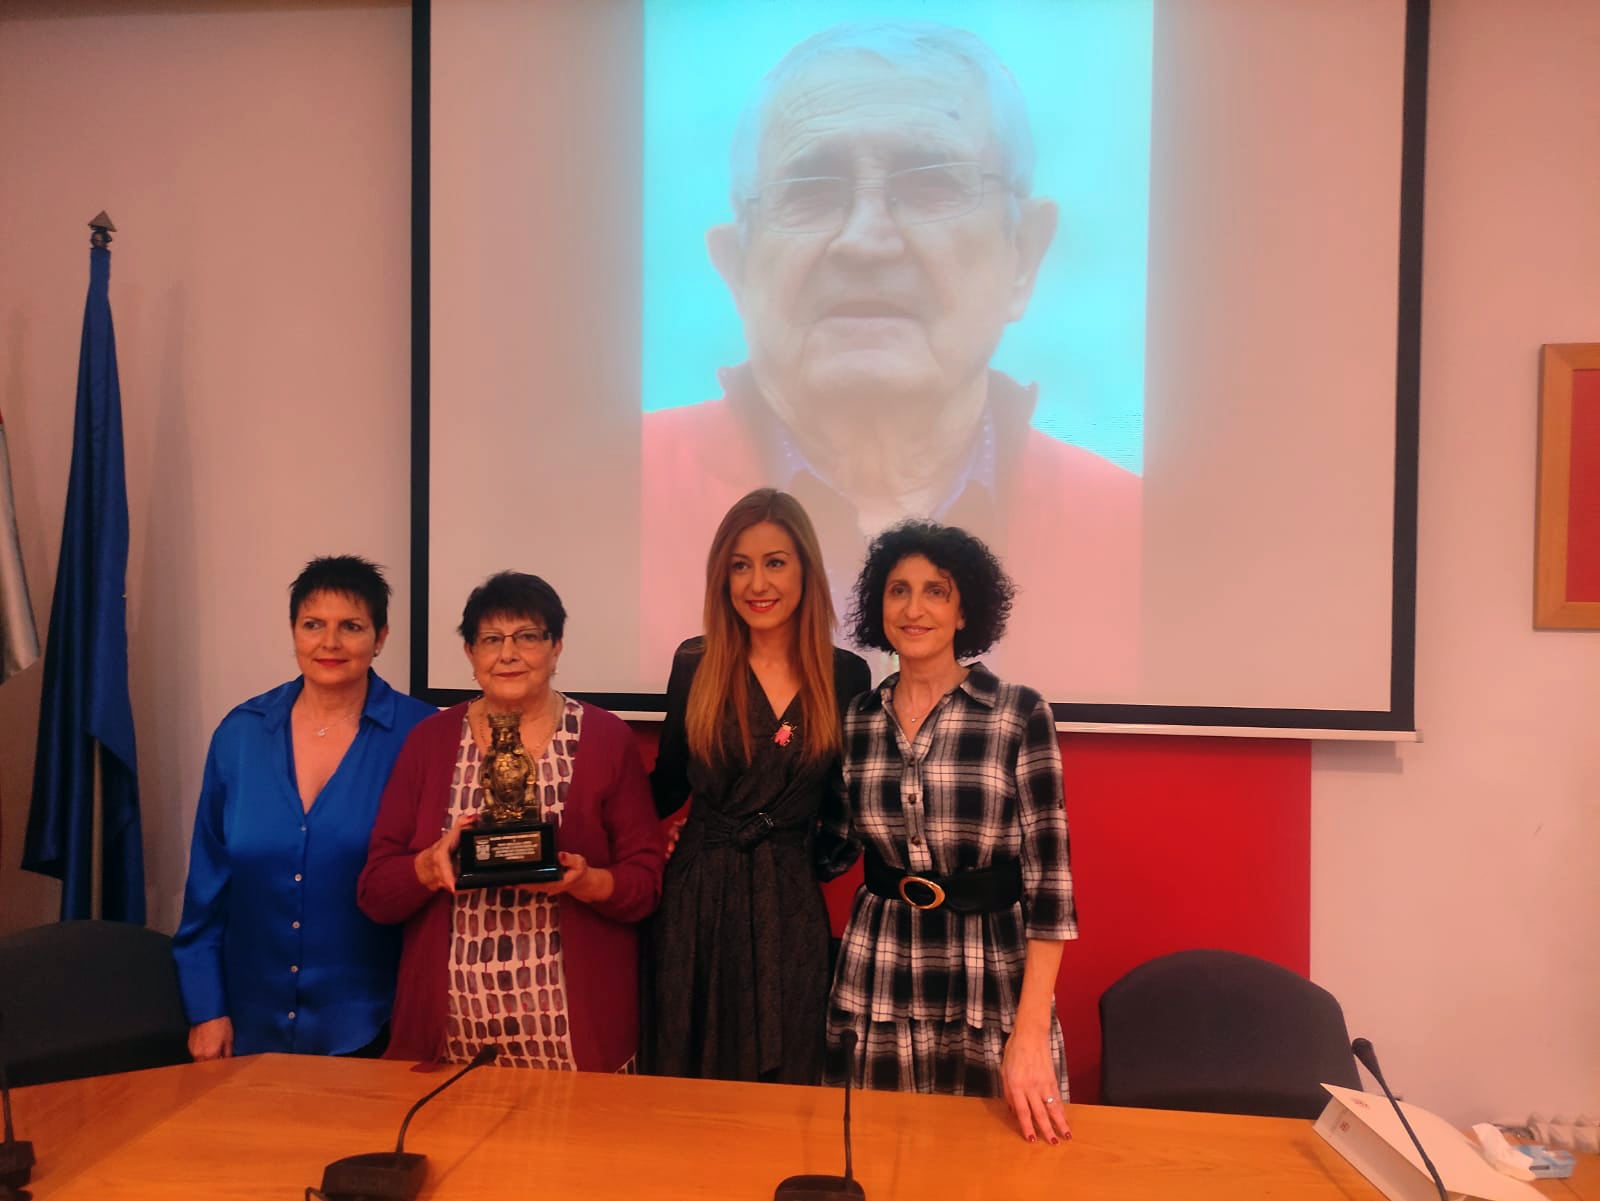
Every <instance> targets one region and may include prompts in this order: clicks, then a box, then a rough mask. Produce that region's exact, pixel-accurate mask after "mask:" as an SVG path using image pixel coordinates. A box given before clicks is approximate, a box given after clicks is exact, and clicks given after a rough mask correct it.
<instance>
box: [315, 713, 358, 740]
mask: <svg viewBox="0 0 1600 1201" xmlns="http://www.w3.org/2000/svg"><path fill="white" fill-rule="evenodd" d="M360 713H361V710H360V709H357V710H356V711H355V712H354V713H346V714H345V715H344V716H343V717H336V718H334V719H333V720H332V721H330V722H329V723H328V724H327V725H325V726H317V731H316V732H317V737H318V738H326V737H327V736H328V731H329V730H331V729H333V727H334V726H337V725H343V724H344V723H345V722H347V721H349V720H350V719H351V718H352V717H357V716H359V715H360ZM306 721H307V722H309V723H311V724H313V725H315V723H314V722H311V719H310V718H309V717H308V718H306Z"/></svg>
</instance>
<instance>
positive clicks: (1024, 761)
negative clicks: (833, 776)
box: [823, 664, 1078, 1100]
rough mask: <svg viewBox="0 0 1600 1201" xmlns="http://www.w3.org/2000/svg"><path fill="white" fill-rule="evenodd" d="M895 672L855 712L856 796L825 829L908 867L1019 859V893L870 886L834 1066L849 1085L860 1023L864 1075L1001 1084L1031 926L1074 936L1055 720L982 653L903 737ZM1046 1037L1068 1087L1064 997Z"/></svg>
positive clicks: (841, 986)
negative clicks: (994, 907) (895, 892)
mask: <svg viewBox="0 0 1600 1201" xmlns="http://www.w3.org/2000/svg"><path fill="white" fill-rule="evenodd" d="M898 679H899V677H898V676H891V677H890V678H889V679H887V680H885V681H884V682H883V683H882V684H881V685H879V687H878V689H877V691H875V692H870V693H867V694H866V695H864V696H861V697H858V698H857V699H856V701H855V703H854V704H853V705H851V707H850V711H849V712H848V713H847V714H846V717H845V732H844V776H845V783H846V791H845V797H844V801H843V804H842V805H837V806H829V807H828V809H827V810H826V811H825V812H824V815H823V827H824V830H825V831H826V832H827V833H828V834H829V835H830V836H832V837H834V838H838V839H845V838H851V837H853V838H855V839H857V840H860V841H861V842H863V843H865V844H866V845H867V846H868V847H871V848H872V849H873V850H874V851H876V852H877V854H878V856H879V857H880V858H881V859H882V860H883V861H884V862H885V863H886V864H888V865H889V866H891V867H893V868H896V869H897V870H900V871H911V872H920V873H925V874H928V875H936V876H945V875H951V874H953V873H956V872H960V871H969V870H973V869H977V868H987V867H992V866H996V865H999V864H1004V863H1007V862H1010V861H1020V863H1021V868H1022V900H1021V902H1020V903H1018V904H1015V905H1012V906H1011V907H1010V908H1009V909H1005V910H1000V911H996V912H990V913H976V914H959V913H952V912H950V911H949V910H945V909H928V910H918V909H913V908H912V907H911V906H910V905H907V904H905V903H904V902H903V901H899V900H892V901H891V900H886V899H884V898H882V897H879V896H876V895H875V894H873V893H871V892H869V891H867V889H866V887H865V886H863V887H862V888H861V889H859V890H858V891H857V893H856V897H855V903H854V906H853V908H852V911H851V914H850V923H849V925H848V926H847V927H846V929H845V934H844V945H843V947H842V948H841V951H840V956H839V963H838V967H837V969H836V971H835V973H834V979H833V993H832V996H831V997H830V1000H829V1012H828V1043H829V1057H828V1070H827V1073H826V1080H827V1082H829V1083H833V1084H842V1083H843V1081H844V1074H845V1071H846V1064H845V1062H844V1060H843V1057H842V1054H841V1052H840V1051H839V1039H840V1036H841V1035H842V1034H843V1032H844V1031H845V1030H854V1031H855V1032H856V1037H857V1039H858V1042H859V1046H858V1050H857V1052H856V1055H857V1061H856V1063H855V1064H854V1065H851V1066H852V1067H853V1068H854V1070H855V1076H854V1078H855V1079H857V1080H858V1081H859V1082H860V1083H861V1084H862V1085H864V1086H865V1087H868V1088H878V1089H899V1090H903V1091H915V1092H941V1093H956V1094H967V1095H976V1096H996V1095H999V1094H1000V1092H1001V1079H1000V1061H1001V1055H1002V1053H1003V1052H1004V1050H1005V1042H1006V1039H1007V1038H1008V1037H1009V1036H1010V1034H1011V1029H1012V1026H1013V1024H1014V1022H1015V1019H1016V1013H1017V1000H1018V998H1019V996H1020V994H1021V991H1022V974H1023V968H1024V965H1025V962H1026V958H1027V944H1028V940H1029V939H1045V940H1056V939H1063V940H1064V939H1069V938H1076V937H1077V935H1078V924H1077V912H1076V909H1075V907H1074V903H1073V896H1072V873H1071V868H1070V866H1069V863H1068V845H1067V816H1066V810H1065V808H1064V807H1063V802H1062V783H1061V750H1060V745H1059V743H1058V742H1057V741H1056V729H1055V718H1054V716H1053V715H1052V714H1051V712H1050V706H1049V705H1048V704H1046V703H1045V701H1044V699H1043V698H1042V697H1041V696H1039V694H1038V693H1036V692H1033V691H1032V690H1031V689H1027V688H1021V687H1018V686H1016V685H1014V684H1005V683H1002V682H1001V681H999V680H997V679H996V678H995V677H994V676H993V675H991V674H990V673H989V672H988V670H987V669H985V668H984V667H983V665H982V664H973V665H972V668H971V670H970V672H969V673H968V675H967V678H966V679H965V680H964V681H963V682H962V683H961V684H960V685H958V686H957V687H956V688H954V689H952V690H951V691H950V692H949V693H948V694H947V695H946V696H945V697H944V698H943V699H942V700H940V701H939V702H938V704H936V705H935V706H934V708H933V711H932V712H931V713H930V714H929V715H928V717H927V719H926V720H925V721H924V722H923V725H922V728H921V729H920V730H919V731H917V735H916V737H915V738H913V739H911V740H909V741H908V740H907V739H906V737H905V735H904V733H903V732H902V731H901V729H900V726H899V723H898V722H896V721H895V720H894V717H893V715H892V714H893V700H892V697H893V690H894V685H895V683H896V681H897V680H898ZM1050 1045H1051V1050H1052V1053H1053V1056H1054V1059H1055V1064H1056V1074H1057V1076H1058V1077H1059V1082H1060V1085H1061V1094H1060V1095H1061V1098H1062V1099H1063V1100H1065V1099H1066V1098H1067V1070H1066V1054H1065V1050H1064V1047H1063V1044H1062V1039H1061V1025H1060V1023H1059V1022H1058V1021H1057V1020H1056V1017H1055V1013H1054V1008H1053V1006H1052V1012H1051V1017H1050Z"/></svg>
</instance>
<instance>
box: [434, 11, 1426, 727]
mask: <svg viewBox="0 0 1600 1201" xmlns="http://www.w3.org/2000/svg"><path fill="white" fill-rule="evenodd" d="M1405 5H1406V15H1405V67H1404V84H1403V93H1402V100H1401V149H1400V223H1399V256H1398V264H1397V269H1398V279H1397V300H1398V304H1397V310H1398V312H1397V331H1396V339H1395V441H1394V448H1395V464H1394V482H1395V488H1394V520H1393V566H1392V581H1393V582H1392V587H1391V620H1390V647H1389V705H1388V708H1387V709H1381V710H1380V709H1278V708H1245V707H1231V706H1207V705H1133V704H1098V703H1093V702H1071V703H1068V702H1059V701H1052V702H1051V705H1050V707H1051V710H1052V711H1053V712H1054V714H1055V719H1056V721H1057V723H1058V724H1059V725H1062V726H1070V727H1071V728H1072V729H1074V730H1084V729H1091V730H1092V729H1098V728H1103V729H1106V730H1130V729H1138V728H1141V727H1145V728H1160V729H1161V730H1162V732H1184V731H1192V732H1195V733H1199V732H1201V731H1202V730H1203V731H1204V732H1205V733H1208V734H1216V733H1229V732H1237V733H1239V734H1240V735H1243V736H1251V737H1259V736H1261V735H1262V733H1263V732H1271V731H1280V730H1281V731H1283V732H1284V734H1285V736H1293V737H1306V736H1308V735H1314V734H1315V733H1317V732H1319V731H1327V732H1329V733H1330V734H1333V735H1337V736H1343V737H1351V736H1357V737H1359V736H1361V735H1368V736H1371V737H1374V738H1392V737H1394V736H1396V735H1407V734H1411V733H1414V731H1415V728H1416V591H1417V587H1416V585H1417V481H1418V456H1419V432H1420V423H1419V416H1420V392H1421V359H1422V345H1421V344H1422V248H1423V192H1424V178H1425V170H1424V168H1425V157H1426V145H1427V96H1428V49H1429V26H1430V20H1431V0H1405ZM432 18H433V6H432V3H431V0H416V2H415V3H414V4H413V6H412V30H411V35H412V56H411V140H412V146H411V151H412V153H411V564H410V570H411V630H410V634H411V637H410V647H411V682H410V690H411V693H412V695H413V696H417V697H420V698H422V699H424V700H427V701H429V702H431V703H433V704H436V705H440V706H445V705H453V704H458V703H460V702H462V701H465V700H468V699H470V698H471V697H472V696H473V695H474V694H473V693H472V692H471V691H470V690H467V689H455V688H435V687H432V686H430V685H429V683H428V662H429V645H428V643H429V639H428V628H429V622H428V618H429V597H428V580H429V545H428V542H429V533H428V527H429V521H428V518H429V503H430V496H431V493H430V481H429V471H430V466H431V458H430V454H431V440H430V434H429V422H430V420H431V410H430V404H429V400H430V397H429V391H430V370H431V363H432V357H431V345H430V337H431V328H432V327H431V322H430V319H429V316H430V283H431V250H430V247H431V219H432V215H431V211H430V207H429V195H430V171H431V161H432V160H431V144H432V120H431V79H432V49H431V46H432V42H431V33H432ZM571 695H572V696H573V697H575V698H577V699H579V700H583V701H588V702H589V703H591V704H594V705H598V706H599V707H601V708H604V709H610V710H612V711H614V712H618V713H623V714H626V715H628V716H630V717H640V718H643V719H646V720H650V719H655V718H659V717H660V716H662V715H663V714H664V712H665V708H666V694H665V693H664V692H586V691H582V690H575V691H573V692H572V693H571Z"/></svg>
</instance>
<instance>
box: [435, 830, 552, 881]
mask: <svg viewBox="0 0 1600 1201" xmlns="http://www.w3.org/2000/svg"><path fill="white" fill-rule="evenodd" d="M563 870H564V869H563V868H562V866H561V861H560V859H558V858H557V857H556V828H555V825H554V824H553V823H551V822H541V821H532V820H526V819H525V820H521V821H510V822H499V823H495V824H490V823H486V822H480V823H479V824H478V825H475V826H468V827H466V829H464V830H462V831H461V870H460V871H459V872H458V873H457V874H456V888H457V889H462V888H500V887H507V886H510V885H513V884H549V883H550V882H552V881H554V880H559V879H561V875H562V872H563Z"/></svg>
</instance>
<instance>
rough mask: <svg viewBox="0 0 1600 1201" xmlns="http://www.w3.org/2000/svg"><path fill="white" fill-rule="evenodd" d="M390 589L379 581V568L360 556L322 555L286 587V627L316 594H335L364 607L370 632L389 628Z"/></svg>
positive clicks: (381, 569) (387, 584)
mask: <svg viewBox="0 0 1600 1201" xmlns="http://www.w3.org/2000/svg"><path fill="white" fill-rule="evenodd" d="M393 591H394V589H392V588H390V587H389V581H388V580H386V579H384V578H383V568H381V567H379V566H378V565H377V564H376V563H374V562H372V561H371V560H369V559H363V558H362V557H361V556H360V555H323V556H322V557H321V558H320V559H312V560H311V562H309V563H307V564H306V565H305V567H304V568H303V569H302V570H301V572H300V574H299V575H297V576H295V578H294V583H292V584H290V585H289V624H290V625H293V624H294V623H295V621H296V620H298V619H299V617H300V606H301V605H303V604H305V603H306V601H308V600H310V599H311V597H312V596H314V595H316V594H317V593H318V592H337V593H339V594H340V595H341V596H348V597H349V598H350V599H351V600H358V601H360V602H361V603H362V604H364V605H366V606H367V613H368V614H369V615H370V616H371V618H372V628H373V629H375V630H381V629H384V628H386V627H387V626H388V624H389V597H390V595H391V594H392V593H393Z"/></svg>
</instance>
